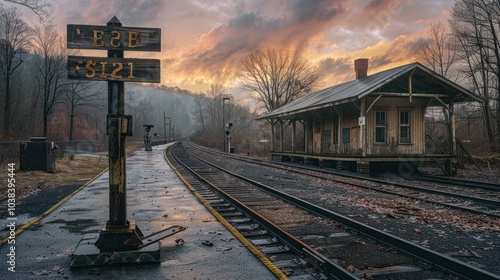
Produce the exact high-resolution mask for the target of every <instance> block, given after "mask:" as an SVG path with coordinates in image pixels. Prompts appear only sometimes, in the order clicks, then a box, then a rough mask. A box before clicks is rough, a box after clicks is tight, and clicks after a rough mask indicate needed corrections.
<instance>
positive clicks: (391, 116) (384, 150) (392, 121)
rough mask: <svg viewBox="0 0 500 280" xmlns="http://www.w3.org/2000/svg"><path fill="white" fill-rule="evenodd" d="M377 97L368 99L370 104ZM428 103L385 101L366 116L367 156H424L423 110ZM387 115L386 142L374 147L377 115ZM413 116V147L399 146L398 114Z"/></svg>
mask: <svg viewBox="0 0 500 280" xmlns="http://www.w3.org/2000/svg"><path fill="white" fill-rule="evenodd" d="M373 100H375V97H368V99H367V104H371V103H372V102H373ZM427 102H428V99H424V98H413V99H412V102H410V99H409V98H408V97H406V98H405V97H403V98H390V97H382V98H380V99H379V100H378V101H377V102H376V103H375V105H374V106H373V107H372V108H371V109H370V111H369V112H368V113H367V114H366V137H367V138H366V145H367V147H366V154H367V155H373V154H425V121H424V115H425V113H424V110H425V106H426V104H427ZM376 111H385V112H386V142H385V144H379V143H375V112H376ZM400 111H409V112H410V139H411V143H408V144H406V143H399V112H400Z"/></svg>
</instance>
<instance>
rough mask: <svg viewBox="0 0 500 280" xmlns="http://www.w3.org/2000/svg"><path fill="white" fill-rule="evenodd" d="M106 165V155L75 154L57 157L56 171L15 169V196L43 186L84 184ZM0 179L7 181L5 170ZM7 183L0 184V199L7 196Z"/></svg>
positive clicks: (28, 193) (27, 194) (34, 191)
mask: <svg viewBox="0 0 500 280" xmlns="http://www.w3.org/2000/svg"><path fill="white" fill-rule="evenodd" d="M107 167H108V159H107V158H106V157H95V158H93V157H84V156H78V155H77V156H75V158H74V159H73V160H70V159H69V158H68V157H65V158H58V159H57V161H56V170H57V171H56V172H55V173H48V172H44V171H23V172H21V171H16V172H15V179H16V182H15V184H16V187H15V188H16V196H17V197H18V198H19V197H23V196H29V195H30V194H32V193H36V192H37V190H39V189H42V188H45V187H59V186H68V185H74V184H82V185H83V184H84V183H85V182H86V181H87V180H89V179H91V178H93V177H94V176H96V175H97V174H99V173H100V172H101V171H103V170H104V169H106V168H107ZM0 181H1V182H7V170H4V172H2V173H1V174H0ZM6 190H7V184H1V185H0V194H1V195H0V200H3V199H4V198H7V196H6Z"/></svg>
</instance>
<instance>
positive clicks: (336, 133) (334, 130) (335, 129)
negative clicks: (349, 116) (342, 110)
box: [333, 117, 339, 144]
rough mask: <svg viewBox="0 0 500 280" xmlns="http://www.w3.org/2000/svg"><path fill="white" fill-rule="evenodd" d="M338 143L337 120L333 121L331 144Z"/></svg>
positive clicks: (336, 118)
mask: <svg viewBox="0 0 500 280" xmlns="http://www.w3.org/2000/svg"><path fill="white" fill-rule="evenodd" d="M338 143H339V118H338V117H335V118H334V119H333V144H338Z"/></svg>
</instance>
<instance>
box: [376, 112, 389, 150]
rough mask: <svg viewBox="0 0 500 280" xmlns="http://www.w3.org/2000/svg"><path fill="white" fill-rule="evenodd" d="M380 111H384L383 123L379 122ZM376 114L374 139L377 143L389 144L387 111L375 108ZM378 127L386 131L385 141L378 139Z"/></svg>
mask: <svg viewBox="0 0 500 280" xmlns="http://www.w3.org/2000/svg"><path fill="white" fill-rule="evenodd" d="M378 113H383V114H384V115H383V123H379V118H378ZM374 115H375V135H374V137H373V141H374V143H375V144H379V145H380V144H387V111H386V110H382V109H377V110H374ZM378 129H383V132H384V141H377V140H378V139H377V136H378V133H377V131H378Z"/></svg>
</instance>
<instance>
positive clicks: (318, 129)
mask: <svg viewBox="0 0 500 280" xmlns="http://www.w3.org/2000/svg"><path fill="white" fill-rule="evenodd" d="M314 133H321V122H320V121H315V122H314Z"/></svg>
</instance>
